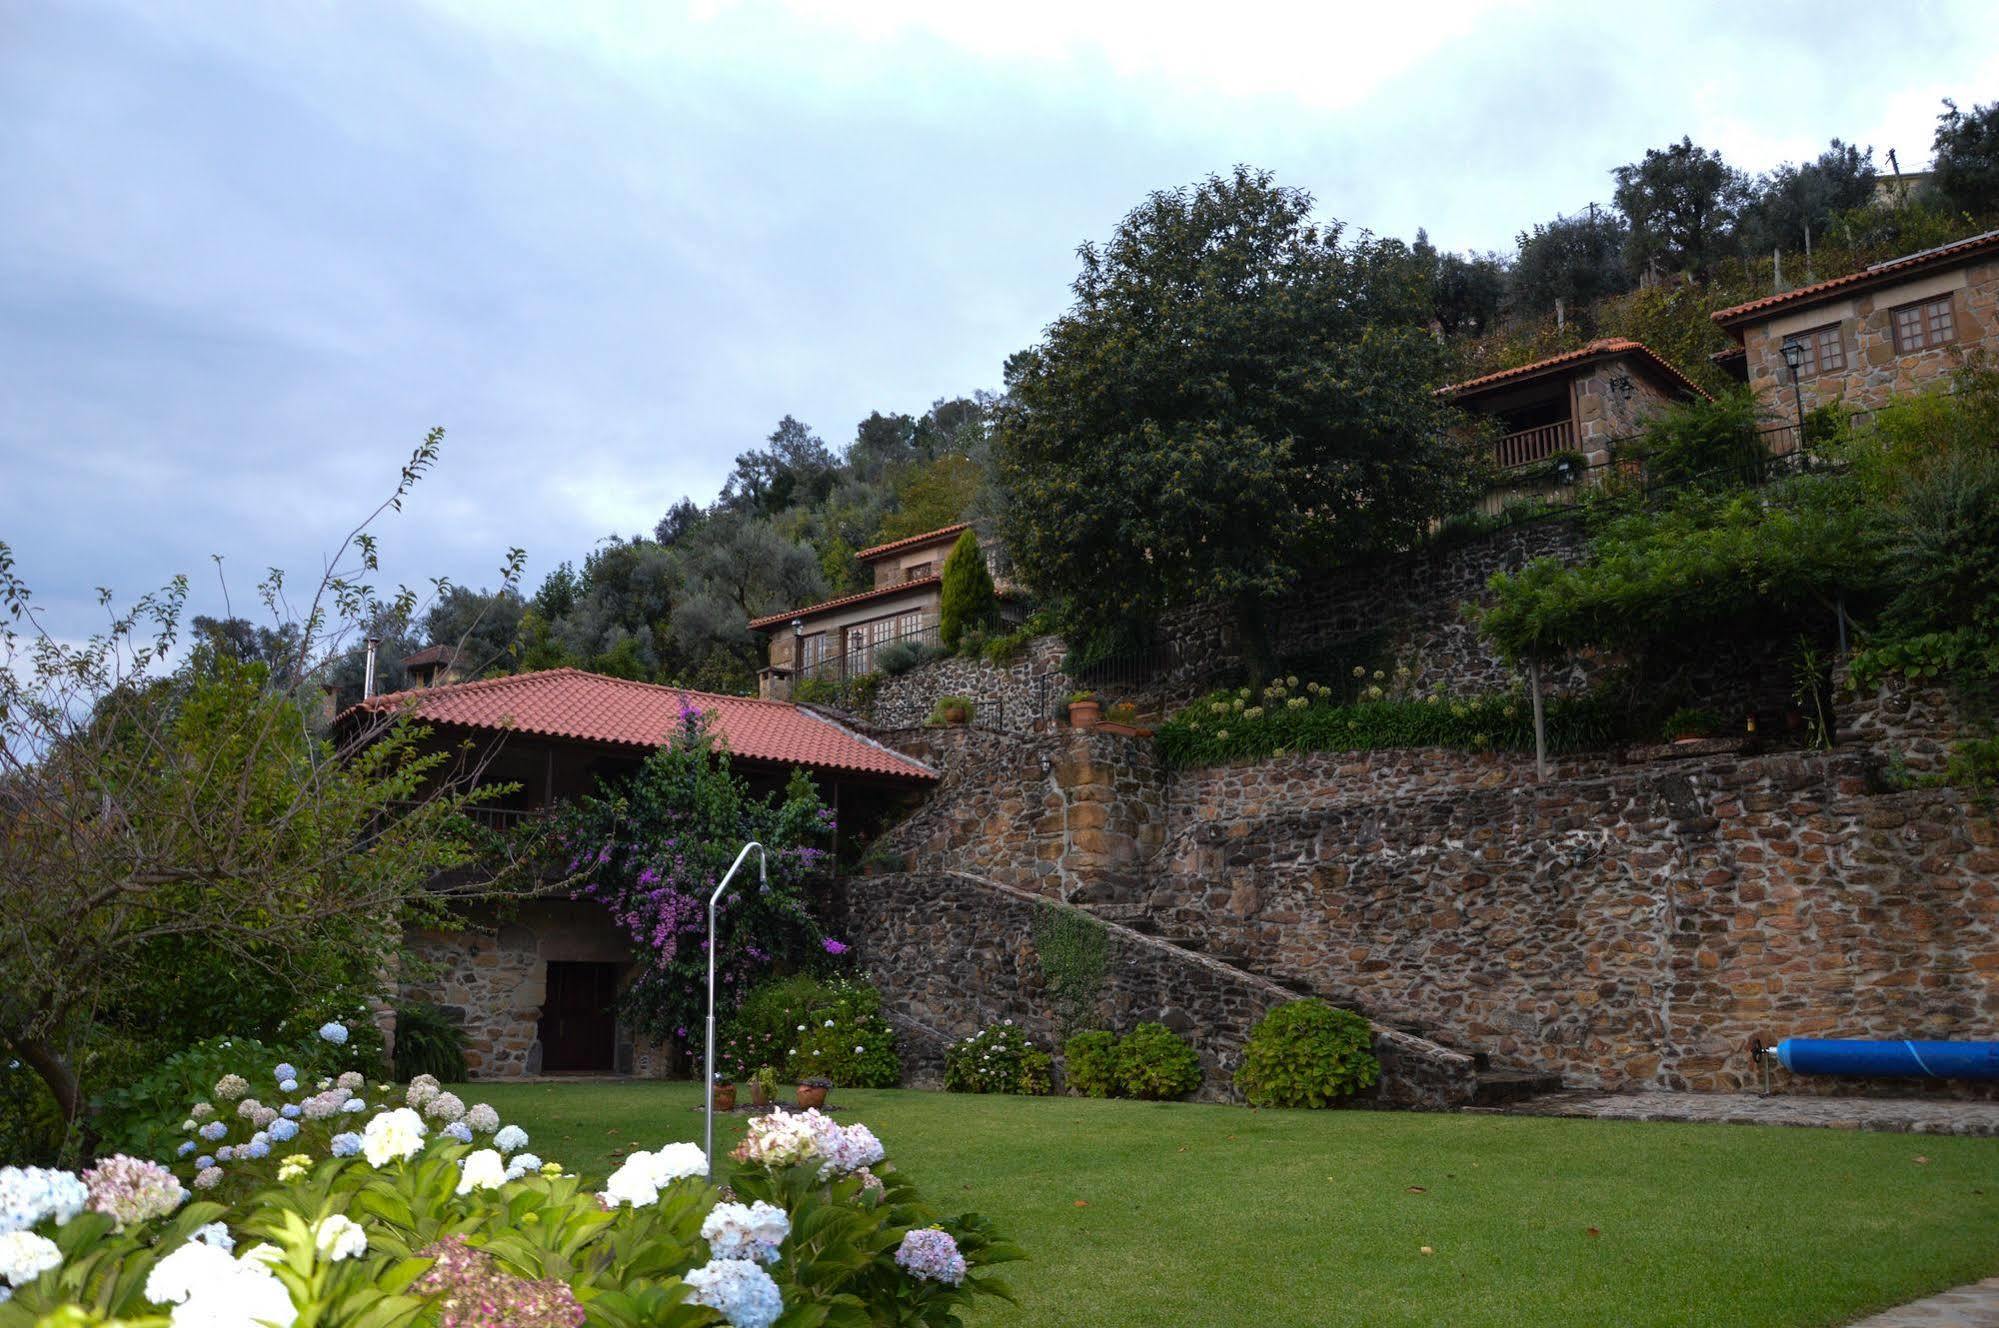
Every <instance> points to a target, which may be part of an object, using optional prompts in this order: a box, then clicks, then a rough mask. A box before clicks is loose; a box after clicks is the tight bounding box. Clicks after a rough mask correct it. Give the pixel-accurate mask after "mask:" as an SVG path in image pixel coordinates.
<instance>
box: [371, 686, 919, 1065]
mask: <svg viewBox="0 0 1999 1328" xmlns="http://www.w3.org/2000/svg"><path fill="white" fill-rule="evenodd" d="M683 704H684V705H687V706H691V707H693V708H695V709H698V710H700V711H702V712H703V713H704V714H705V715H706V716H707V718H708V723H709V729H710V732H712V733H714V734H715V735H717V737H718V739H719V740H720V742H721V743H722V744H723V745H725V746H726V747H727V748H728V750H729V753H730V756H731V759H732V762H733V765H734V768H735V769H736V770H737V771H738V772H739V773H742V774H744V775H745V776H746V777H747V778H748V780H749V782H750V784H751V786H752V787H753V788H755V789H757V790H758V791H764V790H769V789H777V788H781V787H783V785H784V784H785V783H786V782H787V781H788V780H789V778H790V777H791V773H792V771H794V770H796V769H800V768H803V769H805V770H806V771H808V772H809V773H810V774H811V775H812V776H813V777H814V778H815V780H816V781H817V782H818V784H819V787H820V792H821V796H822V797H824V798H825V800H826V802H827V803H828V804H829V805H830V806H832V807H833V808H834V810H835V814H836V819H838V820H841V821H846V820H849V819H852V820H854V821H864V820H866V819H867V818H868V816H869V813H870V812H871V811H872V810H873V809H874V808H877V807H879V806H881V805H883V804H886V803H888V802H891V801H894V800H897V799H900V798H902V797H904V796H906V795H907V794H908V793H910V792H911V791H913V790H918V789H923V788H927V787H929V786H930V785H931V784H933V783H934V782H935V780H936V778H937V776H936V773H935V772H934V771H933V770H932V769H931V768H930V767H929V766H927V765H925V764H924V763H922V762H921V761H918V760H914V759H912V758H910V757H906V756H903V755H901V754H899V753H896V752H893V751H891V750H889V749H888V748H886V747H884V746H882V745H881V744H879V743H877V742H874V741H872V740H871V739H868V738H866V737H864V736H862V735H861V734H860V733H858V732H856V731H854V730H853V729H850V728H848V727H846V726H845V725H842V724H839V723H837V722H835V721H833V720H831V719H829V718H827V717H826V716H824V715H821V714H818V713H816V712H814V711H811V710H807V709H804V708H801V707H798V706H794V705H791V704H789V703H787V702H781V701H767V700H758V699H755V698H751V697H741V696H718V695H715V694H712V693H707V692H696V691H689V690H687V689H684V688H678V687H662V686H658V685H655V684H652V683H642V682H631V681H628V680H626V679H622V678H611V677H606V676H605V675H603V674H597V673H586V672H584V671H582V670H580V669H549V670H545V671H543V672H538V673H524V674H519V675H516V676H513V677H505V678H490V679H485V680H482V681H478V682H462V683H447V684H441V685H437V686H431V687H422V688H416V689H412V690H410V691H405V692H395V693H389V694H387V695H383V696H376V697H372V698H370V699H368V700H366V701H363V702H361V703H360V704H359V705H357V706H354V707H352V708H351V709H349V710H348V711H346V712H345V713H344V714H343V715H342V716H341V720H340V722H341V723H342V725H343V726H346V727H347V728H348V730H349V732H350V733H352V732H356V731H358V730H360V729H362V728H364V727H365V726H366V725H367V724H368V723H369V722H371V721H379V720H380V719H381V718H382V717H384V716H386V715H387V714H389V713H391V712H400V713H406V714H407V715H408V716H409V717H411V718H413V719H415V720H418V721H420V722H422V723H423V724H425V725H427V726H428V727H429V728H430V729H431V730H432V737H431V739H430V741H431V742H432V743H433V744H435V746H436V747H437V749H438V750H444V751H449V752H451V753H453V758H452V759H453V761H454V763H455V771H454V773H456V774H457V775H458V776H459V777H461V778H467V779H470V780H471V781H472V782H474V783H477V784H489V785H490V784H511V785H515V786H517V787H516V788H515V789H514V791H512V792H510V793H508V794H505V795H503V796H501V797H499V798H498V799H496V800H495V801H493V802H490V803H486V804H482V805H481V807H480V809H479V810H478V812H477V813H476V817H477V819H478V820H479V821H480V822H482V823H483V824H484V825H486V826H487V827H488V828H489V829H493V830H498V831H501V832H505V831H507V830H510V829H514V828H517V827H519V826H520V825H522V824H523V823H524V822H528V821H532V820H537V819H539V818H542V817H545V816H547V815H549V813H550V812H552V811H553V810H554V809H555V808H557V807H558V806H560V805H561V804H562V803H563V802H565V801H567V800H569V799H573V798H575V797H578V796H580V795H582V794H585V793H588V792H591V791H593V790H594V789H595V788H596V787H597V784H598V782H599V781H600V780H604V779H613V778H616V777H618V776H620V775H623V774H628V773H630V772H631V771H633V770H635V769H637V767H638V766H639V764H640V763H641V762H642V761H643V760H644V759H645V757H646V756H647V755H648V754H649V753H650V752H651V751H653V750H654V749H656V748H657V747H659V746H661V745H663V744H665V743H666V742H667V741H668V739H669V737H670V735H672V734H673V733H674V732H675V730H676V729H677V727H678V725H679V724H680V722H681V707H682V705H683ZM833 857H834V861H836V862H837V861H838V858H839V854H838V852H837V845H836V852H835V853H834V855H833ZM407 939H408V942H409V945H408V949H409V950H410V952H411V954H412V958H413V960H414V963H413V965H412V967H411V969H410V970H409V971H408V972H406V973H405V975H404V980H403V983H402V993H403V995H405V996H406V997H410V998H413V999H421V1000H428V1001H432V1002H435V1003H436V1004H438V1005H440V1006H442V1007H444V1009H445V1010H446V1012H447V1013H448V1014H449V1015H450V1016H451V1017H452V1018H453V1019H454V1020H456V1021H457V1022H459V1024H460V1026H461V1028H462V1030H463V1032H464V1034H465V1042H466V1062H467V1065H468V1067H469V1068H470V1069H471V1072H472V1074H473V1076H474V1077H475V1078H480V1079H505V1078H518V1077H521V1076H524V1075H535V1074H551V1073H563V1072H571V1073H596V1074H639V1075H656V1074H661V1073H664V1072H666V1070H667V1068H668V1065H667V1058H666V1056H665V1055H664V1054H662V1049H661V1048H658V1047H655V1046H652V1045H650V1044H648V1043H647V1042H646V1041H644V1040H643V1039H641V1038H639V1037H636V1036H635V1035H634V1033H633V1031H632V1030H631V1029H630V1028H628V1027H626V1026H625V1025H624V1024H623V1023H622V1022H621V1021H620V1020H619V1019H618V1017H617V1013H616V1003H617V997H618V993H619V991H620V990H621V988H622V987H623V985H624V983H625V981H626V979H627V977H628V976H629V974H630V972H631V970H632V967H633V965H632V958H631V941H630V939H629V938H628V937H627V936H626V935H625V933H624V932H623V931H622V930H621V929H620V928H619V927H618V926H617V925H616V924H615V923H614V922H613V921H612V919H611V918H610V916H609V915H608V914H607V913H606V912H605V910H604V909H603V908H602V907H600V906H599V905H597V904H595V903H593V902H590V901H588V900H579V899H571V898H568V897H551V898H542V899H534V900H527V901H522V902H520V903H518V904H514V905H511V906H509V907H507V908H506V909H504V910H500V909H496V908H493V907H490V906H485V905H479V906H473V907H470V908H468V909H466V910H464V911H463V925H462V927H461V928H460V929H458V930H455V931H448V932H447V931H425V932H421V933H416V934H413V935H411V936H410V937H408V938H407Z"/></svg>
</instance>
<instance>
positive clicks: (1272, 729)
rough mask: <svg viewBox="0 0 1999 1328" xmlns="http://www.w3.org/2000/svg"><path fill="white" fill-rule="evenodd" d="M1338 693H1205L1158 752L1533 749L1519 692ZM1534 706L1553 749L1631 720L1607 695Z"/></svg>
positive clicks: (1603, 740) (1527, 709) (1191, 761)
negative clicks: (1353, 697)
mask: <svg viewBox="0 0 1999 1328" xmlns="http://www.w3.org/2000/svg"><path fill="white" fill-rule="evenodd" d="M1338 695H1339V693H1338V692H1336V691H1335V690H1334V689H1333V688H1330V687H1322V686H1320V685H1319V684H1318V683H1316V682H1308V683H1305V684H1303V685H1302V686H1296V685H1293V683H1292V682H1291V680H1288V679H1286V680H1280V681H1278V682H1274V683H1272V684H1270V685H1269V686H1268V687H1266V688H1265V689H1264V690H1263V691H1262V692H1261V693H1260V694H1252V693H1251V691H1250V689H1249V688H1247V687H1241V688H1236V689H1234V690H1227V689H1224V690H1222V691H1218V692H1212V693H1210V694H1209V695H1207V696H1205V697H1202V698H1201V699H1200V700H1197V701H1194V702H1192V703H1191V704H1189V705H1187V706H1186V707H1185V708H1183V709H1181V710H1178V711H1176V712H1174V713H1173V714H1172V715H1169V716H1168V717H1167V719H1166V721H1165V722H1164V723H1162V724H1161V725H1160V726H1159V730H1158V735H1157V737H1158V742H1159V751H1160V755H1161V756H1162V757H1163V758H1164V759H1165V761H1166V763H1167V764H1168V765H1169V766H1173V767H1176V768H1180V769H1187V768H1191V767H1198V766H1209V765H1221V764H1223V763H1225V762H1228V761H1240V760H1250V759H1254V758H1257V757H1264V756H1281V755H1283V754H1285V753H1287V752H1342V751H1373V750H1377V749H1381V748H1396V747H1454V748H1458V749H1461V750H1465V751H1487V750H1511V751H1532V750H1533V749H1534V714H1533V707H1532V705H1531V704H1530V702H1529V700H1528V698H1527V696H1526V695H1525V694H1524V693H1522V692H1518V691H1514V692H1505V693H1500V694H1494V695H1486V696H1475V697H1447V696H1445V695H1443V694H1442V693H1440V692H1431V693H1429V694H1428V695H1426V696H1424V697H1422V698H1421V699H1413V698H1401V699H1397V698H1392V697H1389V696H1388V695H1387V694H1386V693H1385V691H1384V689H1383V687H1382V686H1381V685H1380V684H1374V685H1372V686H1370V687H1369V688H1367V690H1366V691H1364V692H1363V693H1362V697H1361V699H1360V700H1357V701H1354V702H1351V703H1342V702H1340V701H1338V700H1337V699H1336V697H1337V696H1338ZM1543 710H1544V717H1545V720H1546V725H1547V731H1548V748H1549V750H1550V751H1556V752H1569V751H1586V750H1589V749H1592V748H1596V747H1602V746H1604V745H1606V744H1607V743H1608V742H1610V741H1611V740H1612V739H1614V738H1616V737H1618V736H1621V735H1624V734H1626V733H1627V732H1628V731H1629V727H1630V723H1631V719H1630V717H1629V716H1628V715H1627V713H1626V712H1625V711H1624V710H1622V709H1621V708H1620V707H1619V706H1618V705H1617V704H1615V703H1614V702H1613V701H1612V699H1611V698H1610V697H1609V696H1608V695H1607V694H1591V695H1587V696H1580V697H1568V696H1560V697H1554V698H1551V699H1550V700H1549V701H1548V702H1547V703H1546V704H1545V706H1544V707H1543Z"/></svg>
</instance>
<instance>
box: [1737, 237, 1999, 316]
mask: <svg viewBox="0 0 1999 1328" xmlns="http://www.w3.org/2000/svg"><path fill="white" fill-rule="evenodd" d="M1990 248H1999V230H1990V231H1985V232H1983V233H1982V234H1978V235H1968V236H1966V237H1965V238H1964V239H1962V240H1952V241H1951V242H1950V243H1949V244H1940V245H1936V246H1935V247H1933V248H1929V249H1922V250H1918V251H1917V252H1915V253H1913V254H1903V255H1902V256H1901V257H1900V258H1889V259H1884V260H1882V261H1881V262H1879V263H1875V264H1872V265H1871V266H1868V267H1864V268H1862V269H1860V271H1858V272H1849V273H1847V274H1846V275H1845V276H1843V277H1828V278H1827V279H1826V280H1824V281H1815V282H1813V283H1811V284H1810V285H1809V286H1799V287H1798V288H1796V289H1795V290H1787V291H1780V292H1779V293H1777V294H1775V295H1765V296H1763V297H1762V298H1760V299H1755V300H1750V301H1748V302H1747V303H1745V304H1737V305H1731V306H1730V307H1728V308H1726V309H1717V310H1715V311H1714V312H1713V313H1711V314H1709V315H1708V317H1709V318H1711V319H1713V320H1714V321H1715V322H1716V323H1719V324H1720V325H1721V326H1723V327H1728V326H1729V325H1731V324H1733V323H1738V322H1741V321H1742V320H1743V319H1745V318H1747V317H1748V316H1749V315H1751V314H1758V313H1762V312H1764V311H1765V310H1767V309H1778V308H1782V307H1783V306H1785V305H1789V304H1804V303H1809V302H1811V301H1812V300H1814V299H1816V298H1817V297H1819V296H1821V295H1826V294H1830V293H1831V292H1833V291H1840V290H1845V289H1847V288H1848V287H1850V286H1860V285H1864V284H1866V283H1868V282H1870V281H1880V280H1883V279H1885V278H1887V277H1892V276H1898V275H1900V274H1902V273H1905V272H1915V271H1920V270H1921V269H1923V268H1926V267H1931V266H1934V265H1937V264H1940V263H1944V262H1949V261H1954V260H1956V259H1959V258H1962V257H1964V256H1965V255H1967V254H1975V253H1978V252H1979V251H1981V250H1984V249H1990Z"/></svg>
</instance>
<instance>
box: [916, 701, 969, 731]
mask: <svg viewBox="0 0 1999 1328" xmlns="http://www.w3.org/2000/svg"><path fill="white" fill-rule="evenodd" d="M953 706H956V707H957V708H959V709H960V710H963V711H964V712H965V718H964V719H963V720H962V721H960V722H962V723H966V724H969V723H971V722H972V718H973V717H974V716H975V715H977V714H978V709H977V708H976V707H975V706H973V704H972V702H971V698H970V697H965V696H940V697H938V698H937V704H936V705H934V706H932V707H930V718H929V719H927V720H926V721H924V722H925V723H928V724H930V725H932V726H933V727H934V726H936V725H940V724H949V723H951V722H952V721H951V720H950V719H949V718H948V717H947V716H946V715H945V713H944V712H945V711H947V710H949V709H951V708H952V707H953Z"/></svg>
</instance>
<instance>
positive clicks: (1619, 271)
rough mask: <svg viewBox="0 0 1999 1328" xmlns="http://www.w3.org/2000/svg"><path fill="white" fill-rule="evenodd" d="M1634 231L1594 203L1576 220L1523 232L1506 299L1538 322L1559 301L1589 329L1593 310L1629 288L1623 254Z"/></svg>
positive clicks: (1561, 220)
mask: <svg viewBox="0 0 1999 1328" xmlns="http://www.w3.org/2000/svg"><path fill="white" fill-rule="evenodd" d="M1630 235H1631V228H1630V227H1629V226H1627V225H1625V223H1624V219H1623V218H1622V217H1620V216H1618V215H1617V214H1616V213H1615V212H1606V211H1603V210H1602V209H1600V208H1598V207H1597V205H1596V204H1594V203H1592V204H1590V205H1589V208H1588V209H1587V210H1586V211H1583V212H1578V213H1576V214H1575V215H1574V216H1573V217H1556V218H1555V219H1554V220H1553V221H1551V222H1548V223H1546V224H1545V225H1540V224H1537V225H1536V226H1535V227H1534V229H1533V231H1532V232H1531V233H1530V232H1526V231H1523V232H1521V234H1520V238H1519V242H1518V243H1519V248H1520V252H1519V255H1518V256H1517V257H1516V258H1515V259H1514V260H1513V269H1512V271H1511V272H1510V273H1509V274H1508V283H1507V299H1508V303H1509V304H1510V305H1511V306H1512V307H1513V308H1514V309H1515V310H1516V311H1517V312H1520V313H1524V314H1529V315H1532V316H1535V317H1539V316H1541V315H1544V314H1548V313H1552V312H1553V311H1554V308H1555V304H1556V302H1557V301H1559V302H1561V304H1562V306H1563V307H1564V309H1565V310H1566V311H1567V313H1568V316H1569V317H1571V318H1574V319H1576V320H1578V321H1579V322H1581V323H1582V324H1583V325H1584V327H1585V329H1587V328H1588V327H1589V325H1590V321H1591V317H1592V315H1591V307H1592V306H1593V305H1594V304H1595V303H1596V302H1597V301H1598V300H1601V299H1603V298H1605V297H1606V296H1611V295H1618V294H1622V293H1623V292H1624V291H1627V290H1630V289H1631V276H1630V274H1629V273H1628V272H1626V271H1625V268H1624V250H1625V247H1626V245H1627V243H1628V242H1629V240H1630Z"/></svg>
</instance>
